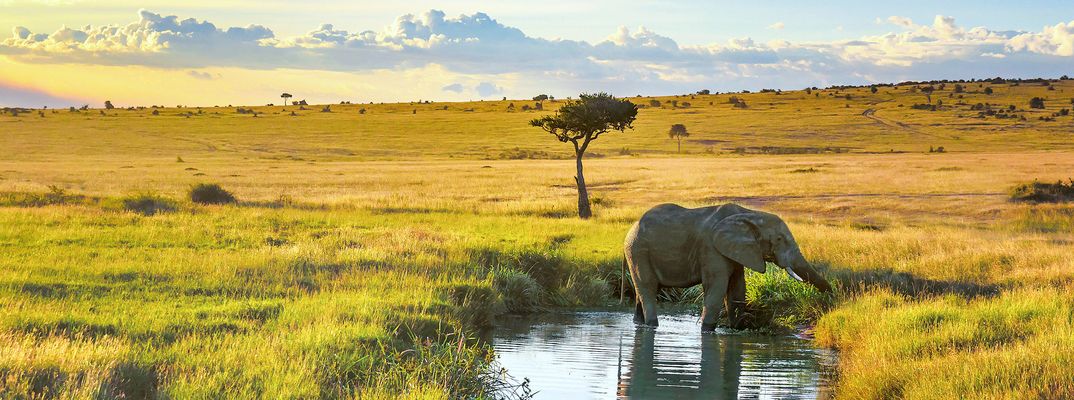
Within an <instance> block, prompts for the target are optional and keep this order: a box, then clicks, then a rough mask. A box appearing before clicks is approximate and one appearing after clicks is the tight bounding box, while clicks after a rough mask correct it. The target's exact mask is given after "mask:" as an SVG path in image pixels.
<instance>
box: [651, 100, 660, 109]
mask: <svg viewBox="0 0 1074 400" xmlns="http://www.w3.org/2000/svg"><path fill="white" fill-rule="evenodd" d="M649 107H653V108H657V107H660V100H657V99H652V100H649Z"/></svg>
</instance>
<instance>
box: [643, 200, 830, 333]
mask: <svg viewBox="0 0 1074 400" xmlns="http://www.w3.org/2000/svg"><path fill="white" fill-rule="evenodd" d="M624 253H625V254H624V255H625V257H624V259H623V270H624V275H625V272H626V270H627V269H629V270H630V278H631V280H632V281H633V285H634V293H635V294H636V300H635V307H634V310H635V311H634V322H636V323H638V324H644V325H649V326H653V327H655V326H657V318H656V317H657V313H656V295H657V292H658V291H659V289H660V288H662V287H679V288H681V287H690V286H694V285H697V284H701V285H702V288H703V290H704V307H703V308H702V311H701V330H702V331H713V330H715V329H716V319H717V318H718V317H719V315H720V312H721V311H722V309H721V308H722V306H723V305H724V304H726V307H727V316H728V320H729V322H730V324H729V325H730V326H731V327H732V328H742V327H744V326H745V325H746V322H747V321H746V318H745V317H746V316H745V315H744V306H745V304H746V279H745V271H744V268H743V267H745V268H749V269H752V270H754V271H757V272H761V273H763V272H764V271H765V265H766V262H772V263H774V264H776V265H777V266H779V267H781V268H784V269H785V270H786V271H787V273H788V274H789V275H790V276H791V277H793V278H794V279H796V280H798V281H801V282H807V283H810V284H812V285H813V286H815V287H816V288H817V289H819V290H820V291H821V292H830V291H831V290H832V288H831V285H829V284H828V282H827V281H826V280H825V279H824V278H823V277H822V276H821V275H820V274H819V273H817V271H816V270H815V269H814V268H813V267H812V266H811V265H810V264H809V262H808V261H806V259H805V257H803V256H802V252H801V250H799V249H798V244H797V243H796V242H795V241H794V236H792V235H791V232H790V229H788V228H787V224H786V223H784V222H783V220H781V219H780V218H779V217H778V216H776V215H773V214H769V213H766V212H761V211H754V210H750V209H748V208H745V207H742V206H739V205H737V204H733V203H728V204H724V205H720V206H711V207H701V208H692V209H691V208H684V207H681V206H679V205H676V204H661V205H658V206H655V207H653V208H651V209H649V210H648V211H646V212H645V214H643V215H642V216H641V218H640V219H639V220H638V222H636V223H634V225H633V226H632V227H631V228H630V231H629V232H628V233H627V235H626V240H625V243H624ZM624 285H625V280H624Z"/></svg>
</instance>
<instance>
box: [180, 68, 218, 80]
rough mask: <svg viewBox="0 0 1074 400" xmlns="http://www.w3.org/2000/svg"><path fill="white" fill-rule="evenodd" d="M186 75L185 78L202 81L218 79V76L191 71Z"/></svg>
mask: <svg viewBox="0 0 1074 400" xmlns="http://www.w3.org/2000/svg"><path fill="white" fill-rule="evenodd" d="M186 74H187V76H190V77H191V78H197V79H204V80H213V79H216V78H218V77H219V76H218V75H213V74H210V73H208V72H202V71H193V70H191V71H187V72H186Z"/></svg>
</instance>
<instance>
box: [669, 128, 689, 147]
mask: <svg viewBox="0 0 1074 400" xmlns="http://www.w3.org/2000/svg"><path fill="white" fill-rule="evenodd" d="M686 137H690V132H687V131H686V125H683V124H675V125H672V126H671V129H669V130H668V138H669V139H672V140H676V141H678V142H679V149H678V152H679V153H682V139H683V138H686Z"/></svg>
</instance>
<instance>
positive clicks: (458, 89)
mask: <svg viewBox="0 0 1074 400" xmlns="http://www.w3.org/2000/svg"><path fill="white" fill-rule="evenodd" d="M441 90H443V91H445V92H452V93H462V91H463V87H462V84H461V83H452V84H450V85H447V86H444V87H443V88H442V89H441Z"/></svg>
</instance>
